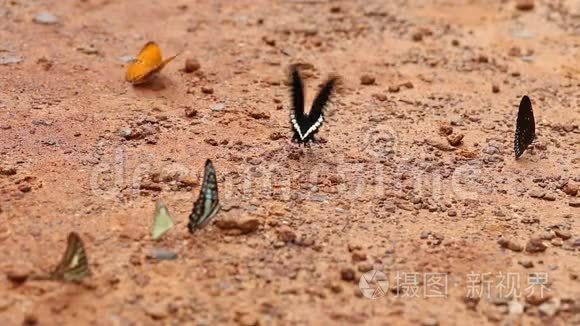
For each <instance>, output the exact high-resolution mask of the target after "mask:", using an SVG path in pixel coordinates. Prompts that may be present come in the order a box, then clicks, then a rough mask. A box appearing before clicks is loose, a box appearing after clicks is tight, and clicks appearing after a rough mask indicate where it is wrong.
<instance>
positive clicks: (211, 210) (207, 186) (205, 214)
mask: <svg viewBox="0 0 580 326" xmlns="http://www.w3.org/2000/svg"><path fill="white" fill-rule="evenodd" d="M219 210H220V202H219V198H218V184H217V178H216V175H215V169H214V168H213V164H212V163H211V160H209V159H208V160H207V161H205V171H204V173H203V183H202V185H201V190H200V192H199V197H198V198H197V200H196V201H195V203H194V204H193V210H192V212H191V214H190V215H189V223H188V224H187V228H188V229H189V232H191V233H193V232H194V231H195V229H197V228H200V227H202V226H203V225H205V224H206V223H207V222H208V221H209V220H211V218H212V217H214V216H215V214H217V212H218V211H219Z"/></svg>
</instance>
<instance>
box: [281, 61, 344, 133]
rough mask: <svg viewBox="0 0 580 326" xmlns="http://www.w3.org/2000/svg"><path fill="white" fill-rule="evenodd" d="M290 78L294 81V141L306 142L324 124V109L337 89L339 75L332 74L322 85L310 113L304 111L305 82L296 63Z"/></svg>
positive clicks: (292, 121)
mask: <svg viewBox="0 0 580 326" xmlns="http://www.w3.org/2000/svg"><path fill="white" fill-rule="evenodd" d="M290 78H291V82H292V112H291V113H290V122H291V123H292V129H293V131H294V136H293V137H292V141H295V142H298V143H299V144H304V143H307V142H309V141H313V140H314V135H315V134H316V133H317V132H318V130H319V129H320V127H321V126H322V123H323V122H324V109H325V108H326V106H327V104H328V102H329V100H330V98H331V97H332V95H333V93H334V91H335V89H336V85H337V83H338V77H336V76H332V77H330V78H329V79H328V80H327V81H326V82H325V83H324V84H323V85H322V88H321V89H320V92H319V93H318V95H317V96H316V98H315V99H314V103H313V104H312V108H311V109H310V112H309V113H308V114H306V113H304V84H303V82H302V78H301V77H300V72H299V71H298V67H297V66H296V65H293V66H292V67H291V70H290Z"/></svg>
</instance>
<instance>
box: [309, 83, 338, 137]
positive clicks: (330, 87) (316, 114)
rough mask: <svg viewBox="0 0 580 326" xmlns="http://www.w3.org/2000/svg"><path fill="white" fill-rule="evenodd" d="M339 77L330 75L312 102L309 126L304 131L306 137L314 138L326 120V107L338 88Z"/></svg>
mask: <svg viewBox="0 0 580 326" xmlns="http://www.w3.org/2000/svg"><path fill="white" fill-rule="evenodd" d="M337 82H338V77H335V76H333V77H330V78H329V79H328V80H327V81H326V82H325V83H324V84H323V85H322V88H321V89H320V92H318V95H317V96H316V98H315V99H314V102H313V103H312V108H311V109H310V113H308V119H307V121H308V128H307V129H306V131H305V132H304V133H303V136H304V138H305V139H306V138H312V137H313V136H314V134H316V133H317V132H318V130H319V128H320V127H321V126H322V123H323V122H324V109H325V108H326V106H327V105H328V103H329V101H330V98H331V97H332V94H333V93H334V90H335V88H336V84H337Z"/></svg>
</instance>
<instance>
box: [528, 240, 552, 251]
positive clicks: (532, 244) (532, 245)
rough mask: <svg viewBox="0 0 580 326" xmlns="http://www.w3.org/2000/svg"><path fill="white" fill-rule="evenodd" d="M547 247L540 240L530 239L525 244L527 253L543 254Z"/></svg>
mask: <svg viewBox="0 0 580 326" xmlns="http://www.w3.org/2000/svg"><path fill="white" fill-rule="evenodd" d="M547 248H548V246H546V244H545V243H544V241H543V240H542V239H538V238H534V239H530V240H529V241H528V243H527V244H526V251H527V252H529V253H538V252H544V251H546V249H547Z"/></svg>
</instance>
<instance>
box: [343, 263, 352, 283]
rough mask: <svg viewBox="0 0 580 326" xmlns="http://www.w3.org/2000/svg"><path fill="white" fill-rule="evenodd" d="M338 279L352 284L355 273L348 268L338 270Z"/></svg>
mask: <svg viewBox="0 0 580 326" xmlns="http://www.w3.org/2000/svg"><path fill="white" fill-rule="evenodd" d="M340 278H341V279H342V280H343V281H347V282H352V281H354V279H355V272H354V270H353V269H352V268H350V267H345V268H343V269H341V270H340Z"/></svg>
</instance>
